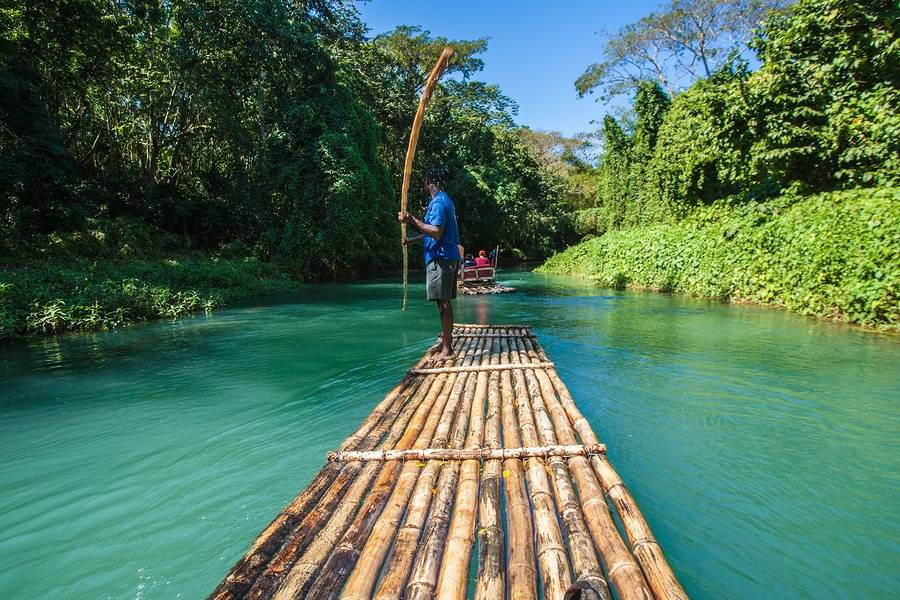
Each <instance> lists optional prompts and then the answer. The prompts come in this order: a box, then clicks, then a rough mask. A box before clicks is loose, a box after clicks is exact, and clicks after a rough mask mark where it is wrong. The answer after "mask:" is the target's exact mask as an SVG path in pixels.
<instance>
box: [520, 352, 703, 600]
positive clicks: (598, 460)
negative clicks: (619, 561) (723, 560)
mask: <svg viewBox="0 0 900 600" xmlns="http://www.w3.org/2000/svg"><path fill="white" fill-rule="evenodd" d="M525 343H526V347H527V346H528V345H529V344H530V345H532V347H533V348H534V349H535V351H536V352H535V354H534V356H535V358H536V359H540V357H543V358H546V354H545V353H544V351H543V348H541V347H540V344H538V343H537V340H529V341H527V342H525ZM548 375H549V378H550V380H551V382H552V384H553V387H554V389H555V391H556V393H557V395H558V396H559V399H560V404H561V405H562V407H563V409H564V410H565V413H566V415H567V416H568V418H569V421H570V422H571V423H572V427H573V428H574V429H575V430H576V432H577V433H578V435H579V436H580V437H581V439H582V441H583V442H585V443H596V442H597V439H598V438H597V435H596V434H595V433H594V430H593V429H592V428H591V425H590V423H588V421H587V419H585V418H584V415H582V414H581V411H580V410H579V409H578V406H577V405H576V404H575V401H574V400H573V398H572V395H571V394H570V393H569V389H568V388H567V387H566V385H565V383H563V381H562V379H561V378H560V377H559V375H558V374H557V373H556V371H555V370H550V371H548ZM591 466H592V467H593V468H594V471H595V472H596V474H597V476H598V477H599V478H600V483H601V485H602V486H603V489H604V491H605V492H606V493H607V494H608V495H609V498H610V499H611V500H612V502H613V506H614V507H615V508H616V512H617V513H618V514H619V518H620V519H621V520H622V526H623V528H624V529H625V533H626V535H627V536H628V540H629V542H630V544H631V547H632V551H633V552H634V555H635V557H636V558H637V560H638V563H639V564H640V566H641V569H643V571H644V575H645V577H646V579H647V583H648V584H649V585H650V588H651V590H652V591H653V594H654V595H655V596H656V597H657V598H666V599H669V598H671V599H673V600H674V599H685V600H686V599H687V594H686V593H685V591H684V588H682V587H681V584H680V583H679V581H678V579H677V578H676V577H675V573H674V572H673V571H672V568H671V567H670V566H669V563H668V561H666V558H665V555H664V554H663V551H662V547H661V546H660V545H659V543H658V542H657V541H656V538H655V537H654V536H653V532H652V531H651V530H650V526H649V525H648V524H647V521H646V519H645V518H644V515H643V513H641V510H640V508H638V505H637V502H635V501H634V498H633V497H632V495H631V492H629V491H628V488H627V487H626V486H625V484H624V482H623V481H622V479H621V478H620V477H619V475H618V473H616V471H615V469H613V467H612V465H611V464H610V463H609V461H608V460H607V458H606V457H605V456H604V457H593V458H591Z"/></svg>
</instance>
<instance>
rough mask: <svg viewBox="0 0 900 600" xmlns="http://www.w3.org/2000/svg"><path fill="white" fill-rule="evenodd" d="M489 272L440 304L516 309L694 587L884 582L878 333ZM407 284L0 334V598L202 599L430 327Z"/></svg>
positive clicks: (890, 349) (892, 425)
mask: <svg viewBox="0 0 900 600" xmlns="http://www.w3.org/2000/svg"><path fill="white" fill-rule="evenodd" d="M502 274H503V282H504V283H505V284H507V285H511V286H514V287H516V288H518V291H517V293H515V294H509V295H501V296H490V297H460V298H458V299H457V301H456V304H455V307H456V313H457V321H460V322H493V323H526V324H531V325H533V327H534V330H535V332H536V333H537V334H538V335H539V336H540V338H541V341H542V343H544V345H545V347H546V348H547V351H548V353H549V354H550V357H551V359H552V360H554V361H555V362H556V364H557V367H558V369H559V371H560V374H561V375H562V376H563V378H564V379H565V381H566V382H567V384H568V385H569V386H570V388H571V390H572V392H573V394H574V396H575V398H576V399H577V400H578V402H579V404H580V405H581V407H582V409H583V411H584V413H585V415H586V416H587V417H588V419H589V420H590V421H591V423H592V424H593V426H594V428H595V430H596V431H597V433H598V434H599V435H600V437H601V438H602V440H603V441H604V442H606V443H607V444H608V445H609V449H610V458H611V460H612V461H613V463H614V464H615V465H616V467H617V469H618V470H619V472H620V474H621V475H622V476H623V478H624V479H625V480H626V482H627V483H628V484H629V487H630V488H631V490H632V492H633V494H634V495H635V497H636V498H637V500H638V503H639V504H640V505H641V507H642V509H643V510H644V512H645V514H646V516H647V518H648V520H649V521H650V523H651V525H652V526H653V528H654V532H655V533H656V534H657V536H658V537H659V539H660V541H661V542H662V544H663V547H664V548H665V550H666V552H667V555H668V556H669V558H670V560H671V563H672V565H673V567H674V568H675V570H676V572H677V573H678V575H679V577H680V578H681V580H682V581H683V583H684V585H685V587H686V589H687V590H688V592H689V593H690V594H691V595H692V596H693V597H695V598H723V597H728V598H756V597H760V596H763V595H765V596H775V597H818V596H825V597H867V598H877V597H889V596H890V595H891V594H892V593H893V592H894V590H896V589H898V588H900V573H898V570H897V568H896V565H897V564H900V518H898V517H900V503H898V500H897V494H896V490H897V485H898V475H897V474H898V473H900V416H898V415H900V413H898V411H897V403H898V400H900V394H898V390H900V370H898V369H897V365H898V364H900V341H898V338H897V337H896V336H884V335H875V334H870V333H866V332H862V331H857V330H854V329H851V328H848V327H843V326H841V325H838V324H834V323H829V322H821V321H814V320H811V319H807V318H804V317H800V316H797V315H792V314H789V313H785V312H781V311H776V310H769V309H764V308H759V307H753V306H729V305H723V304H717V303H710V302H704V301H698V300H692V299H689V298H682V297H678V296H670V295H665V294H653V293H638V292H621V291H612V290H602V289H597V288H595V287H593V286H592V285H590V284H589V283H586V282H585V281H583V280H577V279H570V278H561V277H550V276H540V275H535V274H532V273H529V272H526V271H518V270H512V271H504V272H503V273H502ZM423 293H424V291H423V285H422V283H421V279H420V276H417V278H416V279H414V283H413V285H412V286H411V291H410V299H411V301H410V307H409V310H408V311H407V312H405V313H403V312H401V311H400V310H399V305H400V297H401V295H400V289H399V285H398V283H397V281H396V280H382V281H368V282H360V283H349V284H338V285H322V286H308V287H307V288H305V289H304V290H302V291H301V292H300V293H298V294H292V295H290V296H284V297H279V298H277V299H267V300H264V301H260V302H253V303H247V304H244V305H242V306H238V307H233V308H230V309H227V310H222V311H219V312H216V313H214V314H212V315H211V316H198V317H195V318H191V319H184V320H180V321H175V322H159V323H152V324H146V325H143V326H141V327H137V328H133V329H129V330H125V331H121V332H116V333H110V334H85V335H77V336H68V337H63V338H59V339H47V340H40V341H35V342H32V343H30V344H21V345H18V346H14V347H6V348H3V349H0V377H2V383H3V391H4V393H3V396H2V398H0V412H2V418H0V450H2V452H3V455H4V457H5V459H6V460H5V461H3V463H0V487H2V489H3V494H2V495H0V525H2V527H0V559H2V560H3V561H4V563H5V569H4V576H3V577H2V578H0V597H23V598H35V599H41V598H59V597H91V598H106V597H112V598H120V597H140V598H148V599H150V598H161V599H162V598H165V599H168V598H176V597H179V594H180V597H183V598H189V597H202V596H203V595H205V593H207V592H208V591H209V590H211V589H212V588H213V586H214V585H215V583H216V582H217V581H218V580H219V579H220V578H221V577H222V576H223V575H224V573H225V572H226V571H227V569H228V568H229V566H230V565H231V564H232V563H233V561H234V560H235V559H236V558H237V557H238V556H239V555H240V554H241V552H242V551H243V549H244V548H246V546H247V544H248V543H249V542H250V541H251V540H252V539H253V538H254V537H255V535H256V534H257V533H258V532H259V531H260V530H261V529H262V528H263V527H264V526H265V525H266V524H267V523H268V522H269V520H270V519H271V518H272V517H273V516H274V515H275V514H276V513H277V511H278V510H279V509H280V508H281V507H282V506H283V505H284V504H285V503H286V502H287V501H288V500H290V499H291V498H292V497H293V496H294V495H295V494H296V493H297V491H298V490H299V489H301V488H302V487H303V486H304V485H305V484H306V483H307V482H308V481H309V479H310V478H311V477H312V475H313V473H314V472H315V471H316V470H317V469H318V468H319V466H320V465H321V464H322V462H323V460H324V453H325V452H326V451H327V450H330V449H333V448H334V447H335V446H337V445H338V444H339V443H340V442H341V441H342V440H343V439H344V437H345V436H346V435H348V434H349V433H350V432H351V431H352V430H353V429H354V428H355V427H356V425H357V424H358V423H359V422H360V421H361V420H362V419H363V418H364V417H365V416H366V415H367V414H368V412H369V411H370V410H371V408H372V406H374V404H375V403H377V402H378V401H379V400H380V399H381V398H382V397H383V395H384V394H385V392H386V391H387V390H388V389H390V388H391V387H392V386H393V385H394V384H395V383H396V381H397V380H398V379H399V378H400V377H401V376H402V374H403V372H405V370H406V369H407V368H408V367H409V365H410V364H411V363H413V362H414V361H415V360H416V359H417V358H418V357H419V356H420V355H421V353H422V352H423V351H424V349H425V348H426V347H427V346H428V345H429V344H430V343H431V342H432V341H433V340H434V335H435V334H436V333H437V321H436V314H435V310H434V307H433V306H430V305H429V304H428V303H426V302H425V301H424V300H422V299H421V298H422V296H423ZM47 564H53V565H54V577H53V578H47V577H46V576H45V575H44V574H45V569H46V565H47Z"/></svg>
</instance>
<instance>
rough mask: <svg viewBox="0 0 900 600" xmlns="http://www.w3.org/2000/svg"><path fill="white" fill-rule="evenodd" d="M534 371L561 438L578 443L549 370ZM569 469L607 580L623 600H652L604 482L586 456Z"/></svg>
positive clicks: (572, 464) (571, 459)
mask: <svg viewBox="0 0 900 600" xmlns="http://www.w3.org/2000/svg"><path fill="white" fill-rule="evenodd" d="M525 343H526V348H527V347H528V343H529V342H528V340H527V338H526V342H525ZM534 373H535V375H536V377H537V380H538V384H539V386H540V389H541V396H542V397H543V399H544V404H545V405H546V407H547V409H548V411H549V413H550V417H551V419H552V421H553V426H554V428H555V430H556V435H557V437H558V439H559V441H560V442H562V443H563V444H574V443H576V442H577V438H576V436H575V431H574V430H573V429H572V426H571V425H570V423H569V419H568V417H567V416H566V413H565V411H564V410H563V408H562V405H561V404H560V402H559V399H558V398H557V397H556V392H555V390H554V388H553V384H552V383H551V382H550V377H549V376H548V375H547V371H546V370H544V369H535V371H534ZM569 470H570V472H571V473H572V475H573V476H574V478H575V483H576V484H577V485H578V494H579V497H580V498H581V510H582V512H583V513H584V517H585V520H586V521H587V525H588V529H589V530H590V532H591V537H592V538H593V539H594V545H595V546H596V547H597V551H598V552H599V554H600V558H601V559H602V560H603V563H604V566H605V570H606V573H607V579H608V580H609V582H610V583H611V584H612V585H613V586H614V587H615V588H616V591H617V592H618V595H619V597H620V598H622V599H623V600H629V599H631V598H636V599H639V600H651V599H652V598H653V595H652V594H651V592H650V587H649V586H648V584H647V581H646V579H645V578H644V575H643V572H642V571H641V568H640V567H639V566H638V564H637V562H636V561H635V559H634V557H633V556H632V554H631V552H630V550H629V549H628V546H627V545H626V544H625V541H624V540H623V539H622V538H621V536H620V535H619V532H618V529H617V528H616V524H615V521H614V520H613V518H612V514H611V513H610V512H609V507H607V506H606V501H605V499H604V497H603V489H602V488H601V487H600V482H599V481H598V480H597V476H596V474H595V473H594V471H593V469H592V468H591V464H590V462H588V460H587V459H586V458H584V457H583V456H573V457H572V458H570V459H569Z"/></svg>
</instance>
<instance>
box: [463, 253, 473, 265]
mask: <svg viewBox="0 0 900 600" xmlns="http://www.w3.org/2000/svg"><path fill="white" fill-rule="evenodd" d="M463 266H464V267H474V266H475V259H474V258H472V255H471V254H466V262H464V263H463Z"/></svg>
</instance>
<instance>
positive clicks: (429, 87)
mask: <svg viewBox="0 0 900 600" xmlns="http://www.w3.org/2000/svg"><path fill="white" fill-rule="evenodd" d="M451 56H453V49H452V48H444V50H443V51H442V52H441V55H440V56H439V57H438V60H437V63H435V65H434V68H433V69H431V74H430V75H428V81H426V82H425V89H423V90H422V97H421V98H419V108H418V109H416V116H415V117H414V118H413V124H412V130H411V131H410V132H409V145H408V146H407V147H406V161H405V162H404V163H403V185H402V187H401V188H400V213H401V214H402V215H404V216H405V215H406V205H407V198H408V196H409V178H410V175H411V174H412V165H413V156H415V154H416V144H417V143H418V142H419V131H420V130H421V129H422V119H424V118H425V106H426V105H427V104H428V101H429V100H430V99H431V93H432V92H433V91H434V86H436V85H437V82H438V79H440V77H441V73H443V72H444V69H445V68H447V63H448V62H449V61H450V57H451ZM405 242H406V223H405V222H402V223H400V245H401V246H402V247H403V310H406V302H407V297H408V295H409V249H408V248H407V246H406V243H405Z"/></svg>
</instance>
